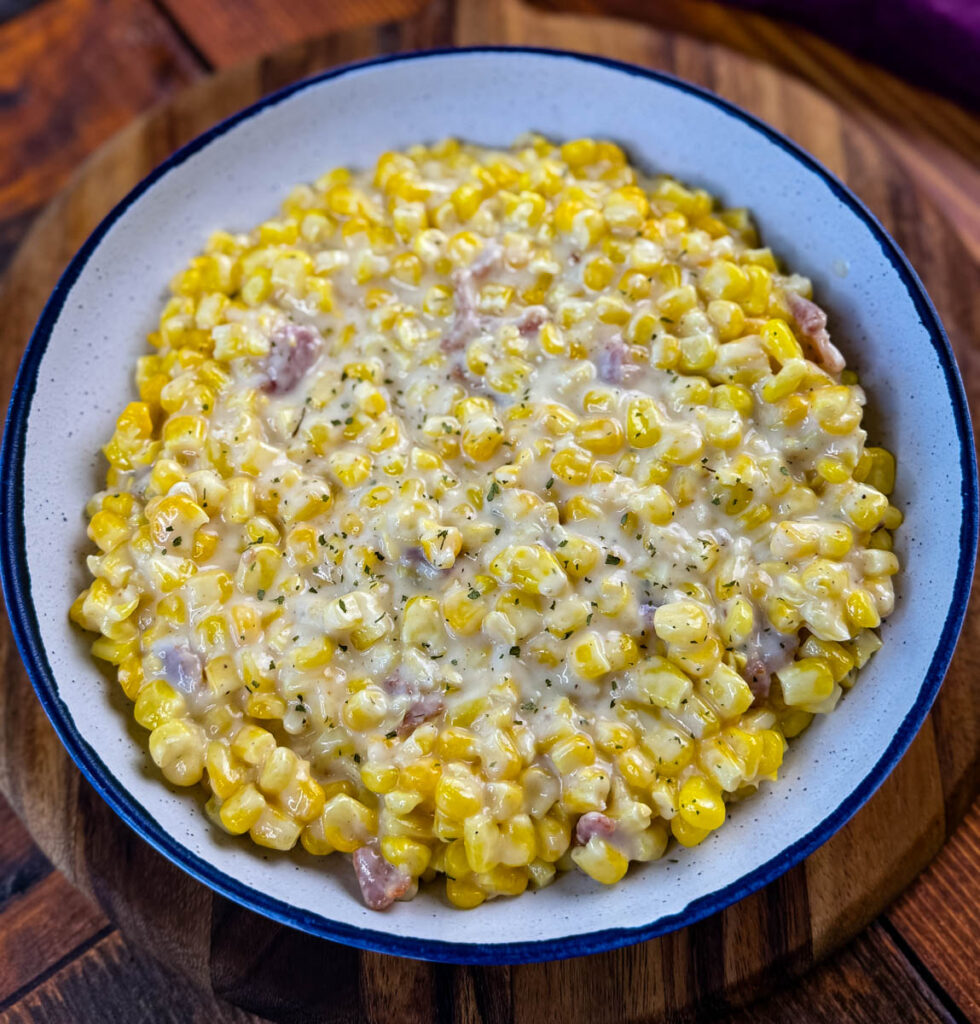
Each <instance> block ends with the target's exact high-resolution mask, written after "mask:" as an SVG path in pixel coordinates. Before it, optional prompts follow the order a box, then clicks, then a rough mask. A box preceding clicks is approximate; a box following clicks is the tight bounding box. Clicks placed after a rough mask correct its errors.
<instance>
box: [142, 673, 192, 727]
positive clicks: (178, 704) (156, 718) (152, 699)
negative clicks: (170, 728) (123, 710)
mask: <svg viewBox="0 0 980 1024" xmlns="http://www.w3.org/2000/svg"><path fill="white" fill-rule="evenodd" d="M186 707H187V703H186V701H185V700H184V698H183V696H182V695H181V694H179V693H178V692H177V691H176V690H175V689H174V688H173V687H172V686H171V685H170V684H169V683H166V682H164V681H163V680H162V679H156V680H154V681H153V682H152V683H148V684H147V685H146V686H144V687H143V689H142V690H140V693H139V696H138V697H137V698H136V706H135V708H134V709H133V717H134V718H135V719H136V721H137V722H139V724H140V725H142V726H143V728H144V729H156V728H157V727H158V726H160V725H163V723H164V722H169V721H171V720H173V719H176V718H177V717H178V716H180V715H182V714H183V713H184V710H185V708H186Z"/></svg>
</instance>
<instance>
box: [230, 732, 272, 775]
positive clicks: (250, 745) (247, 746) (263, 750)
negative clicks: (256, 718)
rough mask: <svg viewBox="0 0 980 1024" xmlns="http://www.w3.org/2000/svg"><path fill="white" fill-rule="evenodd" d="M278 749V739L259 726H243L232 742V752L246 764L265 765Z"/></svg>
mask: <svg viewBox="0 0 980 1024" xmlns="http://www.w3.org/2000/svg"><path fill="white" fill-rule="evenodd" d="M275 749H276V738H275V736H273V735H272V733H271V732H269V731H268V730H267V729H263V728H262V727H261V726H258V725H243V726H242V727H241V728H240V729H239V730H238V732H237V733H236V734H235V737H234V739H233V740H232V741H231V752H232V753H233V754H234V755H235V756H236V757H239V758H241V759H242V760H243V761H244V762H245V763H246V764H250V765H253V766H257V765H260V764H263V763H264V762H265V759H266V758H267V757H269V756H270V755H271V754H272V752H273V751H274V750H275Z"/></svg>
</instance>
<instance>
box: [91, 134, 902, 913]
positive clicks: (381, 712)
mask: <svg viewBox="0 0 980 1024" xmlns="http://www.w3.org/2000/svg"><path fill="white" fill-rule="evenodd" d="M171 290H172V295H171V297H170V298H169V300H168V301H167V303H166V305H165V307H164V309H163V313H162V315H161V317H160V323H159V327H158V329H157V330H156V331H154V332H153V333H152V334H151V335H150V337H149V341H150V345H151V346H152V351H151V352H150V354H148V355H145V356H143V357H141V358H140V359H139V361H138V365H137V369H136V384H137V388H138V392H139V398H138V400H136V401H133V402H131V403H130V404H129V405H128V406H127V407H126V408H125V409H124V410H123V411H122V413H121V415H120V416H119V419H118V421H117V423H116V429H115V433H114V434H113V435H112V437H111V439H110V440H109V442H108V444H107V445H106V446H105V449H104V450H105V455H106V457H107V459H108V461H109V464H110V468H109V471H108V477H107V483H106V489H105V490H104V491H102V492H100V493H99V494H97V495H96V496H95V497H94V498H93V499H92V501H91V502H90V504H89V507H88V515H89V536H90V537H91V539H92V541H93V542H94V544H95V546H96V548H97V549H98V550H97V553H95V554H92V555H91V556H90V557H89V558H88V565H89V568H90V570H91V574H92V577H93V581H92V583H91V585H90V586H89V587H88V589H86V590H85V591H84V593H82V594H81V595H80V596H79V598H78V599H77V601H76V602H75V603H74V605H73V606H72V610H71V615H72V618H73V619H74V621H75V622H77V623H78V624H79V625H80V626H82V627H83V628H85V629H87V630H91V631H92V632H94V633H98V634H99V637H98V639H97V640H95V642H94V644H93V648H92V650H93V653H94V654H95V655H96V656H97V657H98V658H101V659H103V660H104V661H107V662H109V663H110V664H111V665H113V666H115V669H116V671H117V672H118V678H119V682H120V684H121V686H122V688H123V690H124V691H125V693H126V696H127V697H129V698H130V700H132V701H133V702H134V705H135V717H136V720H137V722H139V724H140V725H142V726H143V727H144V728H145V729H147V730H148V731H149V750H150V756H151V757H152V759H153V761H154V762H155V764H156V765H157V766H158V767H159V769H160V771H161V772H162V774H163V775H164V777H165V778H166V779H167V780H169V781H170V782H172V783H175V784H177V785H182V786H195V785H197V784H199V783H200V784H202V785H203V786H204V787H205V789H206V791H207V793H208V797H207V804H206V810H207V813H208V815H209V816H210V817H211V818H212V820H213V821H214V822H215V823H216V824H217V825H218V826H219V827H221V828H222V829H224V830H226V831H227V832H230V833H232V834H235V835H239V834H245V833H248V834H249V836H250V837H251V839H252V840H253V841H254V842H256V843H258V844H259V845H261V846H264V847H269V848H272V849H275V850H288V849H290V848H291V847H293V846H295V845H296V844H297V843H299V844H301V845H302V846H303V847H304V848H305V849H306V850H308V851H309V852H310V853H312V854H317V855H326V854H329V853H332V852H334V851H340V852H342V853H345V854H348V853H349V854H352V857H353V863H354V867H355V870H356V872H357V877H358V880H359V882H360V885H361V889H362V892H363V894H364V898H365V900H366V902H367V903H368V904H369V905H370V906H372V907H375V908H383V907H385V906H388V905H389V904H390V903H391V902H392V901H393V900H395V899H399V898H408V897H410V896H412V895H414V894H415V892H416V890H417V887H418V884H419V883H420V882H427V881H431V880H432V879H434V878H435V877H437V876H439V875H442V876H444V884H445V891H446V895H447V898H448V899H449V901H450V902H451V903H452V904H454V905H455V906H458V907H475V906H477V905H478V904H480V903H481V902H483V901H484V900H485V899H487V898H491V897H495V896H499V895H517V894H519V893H521V892H522V891H524V889H525V888H526V887H527V886H528V885H531V886H543V885H547V884H549V883H550V882H551V881H552V880H553V879H554V878H555V877H556V873H557V872H561V871H565V870H569V869H571V868H573V867H577V868H579V869H581V870H582V871H584V872H586V873H587V874H588V875H590V876H591V877H592V878H594V879H596V880H597V881H599V882H602V883H605V884H612V883H614V882H616V881H618V880H619V879H620V878H622V877H623V875H624V874H625V872H626V871H627V869H628V865H629V863H630V862H631V861H647V860H653V859H656V858H658V857H660V856H661V855H662V854H663V852H664V849H665V847H666V846H667V844H668V842H669V841H670V839H671V837H673V838H674V839H676V840H677V841H678V842H679V843H680V844H682V845H684V846H694V845H696V844H698V843H700V842H701V841H702V840H703V839H705V837H707V836H708V835H709V834H710V833H711V832H712V831H714V830H715V829H717V828H719V827H720V826H721V825H722V824H723V823H724V821H725V817H726V814H727V813H728V809H729V807H730V806H731V803H732V801H734V800H736V799H737V798H739V797H741V796H743V795H745V794H746V793H749V792H751V791H752V790H754V789H755V788H756V787H757V786H758V785H759V784H760V783H761V782H762V781H763V780H775V778H776V776H777V773H778V770H779V767H780V764H781V762H782V759H783V755H784V751H785V748H786V741H787V739H789V738H791V737H793V736H796V735H797V734H799V733H800V732H801V731H802V730H803V729H805V728H806V727H807V725H808V724H809V723H810V721H811V719H812V718H813V716H814V715H815V714H823V713H826V712H829V711H831V710H832V709H833V708H834V706H835V705H836V703H837V701H838V700H839V698H840V697H841V694H842V693H843V692H844V691H845V690H846V689H847V688H848V687H850V686H851V685H852V684H853V683H854V681H855V677H856V672H857V670H858V669H859V668H860V667H861V666H862V665H864V663H865V662H866V661H867V660H868V658H869V657H870V656H871V655H872V654H873V653H874V651H875V650H876V649H877V648H878V647H879V646H880V641H879V639H878V637H877V635H876V633H875V632H874V630H875V629H876V627H877V626H878V625H879V624H880V622H881V620H882V619H883V618H884V617H885V616H887V615H888V614H889V613H890V612H891V610H892V606H893V603H894V595H893V589H892V576H893V575H894V574H895V573H896V572H897V571H898V568H899V565H898V560H897V558H896V557H895V555H894V554H893V553H892V531H893V530H894V529H895V528H896V527H897V526H898V525H899V524H900V522H901V519H902V517H901V513H900V512H899V511H898V509H897V508H895V506H893V505H892V504H891V503H890V502H889V499H888V495H889V494H890V493H891V491H892V487H893V484H894V478H895V461H894V458H893V457H892V455H891V454H889V453H888V452H887V451H885V450H884V449H882V448H874V447H867V446H866V444H865V432H864V430H863V429H862V426H861V421H862V411H863V406H864V402H865V396H864V392H863V391H862V389H861V388H860V387H859V386H858V384H857V380H856V377H855V375H854V374H853V373H850V372H849V371H847V370H845V369H844V364H843V360H842V358H841V356H840V353H839V352H838V351H837V349H836V348H835V347H834V346H833V344H832V343H831V341H830V338H829V335H828V334H827V330H826V317H825V316H824V314H823V312H822V310H820V308H819V307H818V306H816V305H815V304H814V303H813V302H812V301H811V300H810V283H809V281H808V280H807V279H805V278H803V277H799V276H797V275H795V274H786V273H783V272H782V271H781V270H780V269H779V266H778V264H777V262H776V259H775V257H774V256H773V254H772V253H771V252H770V251H769V250H768V249H766V248H763V247H760V244H759V241H758V239H757V238H756V234H755V230H754V228H753V226H752V223H751V221H750V219H749V217H748V215H747V214H746V213H745V211H743V210H726V209H719V208H718V206H717V204H716V203H715V202H714V201H713V199H712V198H711V196H709V195H708V194H707V193H706V192H704V191H701V190H692V189H689V188H687V187H685V186H684V185H682V184H680V183H678V182H677V181H674V180H672V179H670V178H668V177H658V178H652V179H651V178H647V177H644V176H643V175H641V174H639V173H638V172H637V171H636V170H635V169H634V168H632V167H631V166H630V165H629V163H628V162H627V160H626V157H625V156H624V154H623V152H622V151H621V150H620V149H619V148H618V147H617V146H615V145H614V144H612V143H609V142H602V141H595V140H592V139H579V140H575V141H572V142H567V143H565V144H564V145H560V146H558V145H555V144H553V143H551V142H549V141H547V140H545V139H543V138H540V137H536V136H529V137H525V138H522V139H521V140H519V141H518V142H517V143H516V144H515V146H514V147H513V148H512V149H510V150H509V151H499V150H490V149H482V148H478V147H476V146H471V145H462V144H460V143H458V142H456V141H453V140H448V141H444V142H440V143H438V144H436V145H434V146H431V147H423V146H416V147H413V148H411V149H409V150H407V151H406V152H404V153H394V152H392V153H385V154H384V155H383V156H382V157H381V158H380V159H379V160H378V163H377V165H376V167H375V168H374V170H373V171H372V172H368V173H360V174H353V173H349V172H348V171H346V170H342V169H340V170H334V171H331V172H329V173H327V174H325V175H324V176H323V177H321V178H320V179H318V180H317V181H316V182H315V183H313V184H312V185H301V186H298V187H297V188H294V189H293V190H292V191H291V192H290V193H289V195H288V197H287V199H286V201H285V203H284V204H283V208H282V211H281V213H280V215H279V216H277V217H275V218H273V219H271V220H268V221H266V222H265V223H263V224H261V225H259V227H258V228H256V229H255V230H254V231H251V232H248V233H242V234H234V233H225V232H218V233H217V234H215V235H213V236H212V237H211V239H210V241H209V243H208V245H207V247H206V249H205V251H204V252H203V253H202V254H201V255H200V256H198V257H196V258H195V259H193V260H192V261H191V262H190V264H189V265H188V266H187V268H186V269H184V270H183V271H182V272H181V273H179V274H178V275H177V277H176V278H174V280H173V282H172V286H171Z"/></svg>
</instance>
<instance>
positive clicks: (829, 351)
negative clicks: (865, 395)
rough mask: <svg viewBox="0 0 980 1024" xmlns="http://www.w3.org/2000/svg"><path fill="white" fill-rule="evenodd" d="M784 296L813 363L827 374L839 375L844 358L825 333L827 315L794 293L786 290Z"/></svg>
mask: <svg viewBox="0 0 980 1024" xmlns="http://www.w3.org/2000/svg"><path fill="white" fill-rule="evenodd" d="M784 294H785V295H786V302H787V304H788V305H789V309H790V312H791V313H792V314H793V319H794V320H795V321H796V326H797V327H798V328H799V332H800V334H801V335H802V336H803V340H804V341H806V342H807V343H808V344H809V346H810V348H811V349H812V350H813V355H815V356H816V359H814V362H815V363H818V364H819V365H820V366H822V367H823V368H824V369H825V370H827V371H828V372H829V373H840V372H841V370H843V369H844V357H843V356H842V355H841V354H840V351H839V350H838V348H837V346H836V345H834V343H833V342H832V341H831V340H830V334H828V332H827V314H826V313H825V312H824V311H823V310H822V309H821V308H820V307H819V306H818V305H817V304H816V303H815V302H811V301H810V300H809V299H805V298H803V296H802V295H797V294H796V292H791V291H788V290H787V291H786V292H785V293H784Z"/></svg>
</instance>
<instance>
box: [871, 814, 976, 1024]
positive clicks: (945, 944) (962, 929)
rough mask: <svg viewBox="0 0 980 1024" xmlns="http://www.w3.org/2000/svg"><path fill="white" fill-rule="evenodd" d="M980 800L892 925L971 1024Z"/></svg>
mask: <svg viewBox="0 0 980 1024" xmlns="http://www.w3.org/2000/svg"><path fill="white" fill-rule="evenodd" d="M978 865H980V801H978V802H977V803H975V804H974V805H973V808H972V809H971V810H970V812H969V814H968V815H967V817H966V818H965V820H964V821H963V823H962V824H961V825H960V827H959V828H958V829H957V831H956V832H955V834H954V835H953V837H952V838H951V839H950V841H949V842H948V843H947V844H946V846H945V847H944V848H943V851H942V853H941V854H940V855H939V857H937V858H936V860H935V861H933V863H932V864H931V865H930V866H929V867H928V868H927V869H926V870H925V871H924V872H923V874H922V875H921V876H920V877H919V878H918V879H917V880H916V881H915V883H914V884H913V885H912V886H911V888H910V889H909V890H908V892H906V893H905V894H904V895H903V896H902V898H901V899H900V900H899V901H898V902H897V903H896V904H895V906H893V907H892V908H891V910H889V911H888V915H887V917H888V920H889V922H890V923H891V924H892V925H893V926H894V927H895V928H896V930H897V932H898V934H899V936H900V938H901V940H902V941H903V942H904V943H905V944H906V945H907V947H908V948H909V950H910V951H911V952H912V954H914V956H915V957H916V958H917V959H918V961H919V962H920V963H921V964H922V965H923V967H924V968H925V969H926V970H927V971H928V972H929V974H930V975H931V976H932V977H933V978H934V979H935V981H936V982H937V983H938V984H939V985H940V986H941V987H942V988H943V989H944V990H945V991H947V992H948V993H949V995H950V997H951V998H952V999H953V1000H954V1001H955V1002H956V1004H957V1005H958V1006H959V1008H960V1009H961V1010H962V1011H963V1013H964V1015H965V1016H966V1017H967V1018H968V1019H969V1020H974V1021H977V1020H980V977H978V976H977V958H978V953H980V871H978V870H977V866H978Z"/></svg>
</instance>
